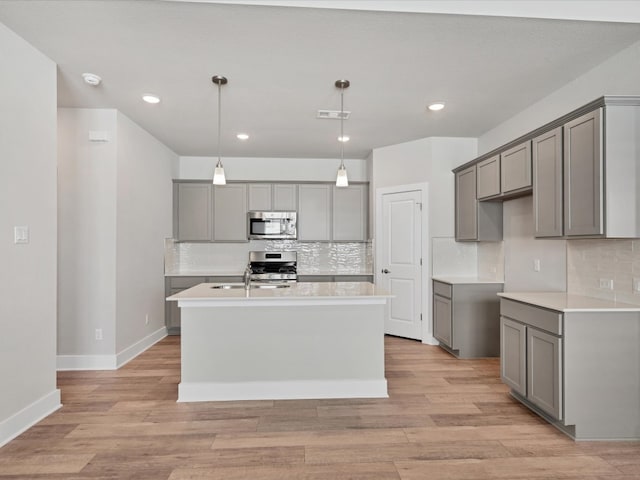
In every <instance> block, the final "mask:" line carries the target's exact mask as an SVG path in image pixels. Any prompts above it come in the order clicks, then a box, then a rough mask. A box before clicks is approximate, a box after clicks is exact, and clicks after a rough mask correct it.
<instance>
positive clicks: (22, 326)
mask: <svg viewBox="0 0 640 480" xmlns="http://www.w3.org/2000/svg"><path fill="white" fill-rule="evenodd" d="M0 58H2V62H0V78H1V79H2V88H1V89H0V105H2V108H0V132H1V133H0V137H1V141H0V159H1V160H0V161H1V162H2V175H0V265H2V275H0V331H2V334H1V335H0V384H1V385H2V393H1V394H0V446H2V445H3V444H5V443H7V442H8V441H9V440H11V439H12V438H14V437H16V436H17V435H19V434H20V433H21V432H23V431H24V430H26V429H27V428H29V427H30V426H31V425H33V424H34V423H36V422H37V421H39V420H40V419H42V418H43V417H45V416H46V415H48V414H49V413H51V412H53V411H54V410H56V409H57V408H59V407H60V391H59V390H57V389H56V370H55V365H56V344H55V338H56V269H57V266H56V230H57V225H56V102H57V93H56V65H55V63H53V62H52V61H51V60H50V59H48V58H47V57H45V56H44V55H42V54H41V53H40V52H38V51H37V50H35V49H34V48H33V47H32V46H31V45H29V44H28V43H27V42H25V41H24V40H22V39H21V38H20V37H18V36H17V35H15V34H14V33H13V32H12V31H10V30H9V29H7V28H6V27H5V26H4V25H2V24H0ZM15 226H28V227H29V237H30V238H29V243H26V244H15V243H14V227H15Z"/></svg>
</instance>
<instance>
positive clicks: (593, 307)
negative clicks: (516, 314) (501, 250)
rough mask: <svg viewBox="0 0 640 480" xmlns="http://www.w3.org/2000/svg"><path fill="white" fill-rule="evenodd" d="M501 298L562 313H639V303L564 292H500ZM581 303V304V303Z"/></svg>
mask: <svg viewBox="0 0 640 480" xmlns="http://www.w3.org/2000/svg"><path fill="white" fill-rule="evenodd" d="M497 295H498V296H499V297H501V298H505V299H507V300H513V301H516V302H521V303H526V304H529V305H534V306H537V307H542V308H548V309H550V310H554V311H557V312H563V313H572V312H574V313H580V312H583V313H589V312H620V313H624V312H628V313H640V305H633V304H630V303H623V302H616V301H613V300H604V299H601V298H596V297H587V296H584V295H575V294H570V293H566V292H500V293H498V294H497ZM581 304H582V305H581Z"/></svg>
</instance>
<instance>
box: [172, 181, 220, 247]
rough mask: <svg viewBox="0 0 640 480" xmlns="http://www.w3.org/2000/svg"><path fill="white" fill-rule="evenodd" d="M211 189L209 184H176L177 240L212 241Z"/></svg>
mask: <svg viewBox="0 0 640 480" xmlns="http://www.w3.org/2000/svg"><path fill="white" fill-rule="evenodd" d="M211 188H212V185H211V184H209V183H176V184H174V195H173V210H174V211H173V224H174V237H175V238H176V240H179V241H182V242H184V241H211V237H212V235H211V234H212V221H213V218H212V217H213V215H212V212H211V210H212V202H211Z"/></svg>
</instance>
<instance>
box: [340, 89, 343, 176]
mask: <svg viewBox="0 0 640 480" xmlns="http://www.w3.org/2000/svg"><path fill="white" fill-rule="evenodd" d="M340 168H344V85H342V86H341V87H340Z"/></svg>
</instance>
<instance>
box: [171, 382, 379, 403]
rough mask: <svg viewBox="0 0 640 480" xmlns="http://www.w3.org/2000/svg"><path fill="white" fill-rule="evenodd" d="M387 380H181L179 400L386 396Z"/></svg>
mask: <svg viewBox="0 0 640 480" xmlns="http://www.w3.org/2000/svg"><path fill="white" fill-rule="evenodd" d="M388 396H389V395H388V394H387V381H386V380H385V379H382V380H300V381H274V382H233V383H222V382H188V383H185V382H182V383H180V384H179V385H178V402H206V401H225V400H286V399H310V398H387V397H388Z"/></svg>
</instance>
